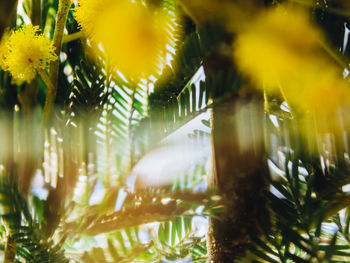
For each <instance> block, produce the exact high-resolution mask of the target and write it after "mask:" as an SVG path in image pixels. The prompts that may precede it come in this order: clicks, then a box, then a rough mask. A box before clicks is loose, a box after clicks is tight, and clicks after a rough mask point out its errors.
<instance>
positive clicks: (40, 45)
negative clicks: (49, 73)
mask: <svg viewBox="0 0 350 263" xmlns="http://www.w3.org/2000/svg"><path fill="white" fill-rule="evenodd" d="M38 33H39V27H38V26H33V25H26V26H23V27H22V28H20V29H19V30H16V31H12V32H10V33H8V35H7V36H5V37H4V38H3V39H2V41H1V44H0V59H1V62H0V66H1V68H2V69H3V70H6V71H9V72H10V74H11V75H12V78H13V82H14V83H16V84H17V85H21V84H22V83H23V82H31V81H32V80H33V79H34V78H35V76H36V75H37V73H38V71H40V70H44V69H45V67H47V65H48V63H49V62H50V61H53V60H56V59H57V56H56V55H55V52H54V51H55V48H54V46H53V44H52V42H51V41H50V40H49V39H47V38H46V37H44V36H43V35H41V34H38Z"/></svg>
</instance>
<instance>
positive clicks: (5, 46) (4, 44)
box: [0, 31, 8, 68]
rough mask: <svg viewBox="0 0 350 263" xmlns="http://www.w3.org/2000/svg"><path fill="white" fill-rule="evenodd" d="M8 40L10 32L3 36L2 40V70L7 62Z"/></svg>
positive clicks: (0, 62) (0, 58)
mask: <svg viewBox="0 0 350 263" xmlns="http://www.w3.org/2000/svg"><path fill="white" fill-rule="evenodd" d="M7 39H8V31H5V33H4V34H3V36H2V38H1V40H0V68H4V67H5V66H4V62H5V54H6V53H7V52H8V48H7V45H6V42H7Z"/></svg>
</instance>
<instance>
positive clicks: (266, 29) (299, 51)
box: [234, 8, 321, 86]
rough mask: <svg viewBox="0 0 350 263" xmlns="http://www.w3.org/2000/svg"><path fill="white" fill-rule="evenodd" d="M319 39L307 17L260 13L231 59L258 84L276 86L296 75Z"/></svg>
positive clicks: (292, 13) (240, 37)
mask: <svg viewBox="0 0 350 263" xmlns="http://www.w3.org/2000/svg"><path fill="white" fill-rule="evenodd" d="M319 39H321V34H320V33H319V32H318V30H316V29H315V28H314V27H313V26H312V25H311V24H310V22H309V21H308V18H307V16H306V14H304V13H303V12H300V11H297V10H285V9H283V8H276V9H272V10H269V11H267V12H263V13H262V14H261V15H260V16H258V17H257V18H256V19H255V20H254V21H252V23H250V24H249V27H248V28H247V30H246V31H243V32H241V33H240V34H239V35H238V38H237V40H236V42H235V43H234V58H235V60H236V63H237V65H238V67H239V68H240V69H241V70H242V71H243V72H244V73H246V74H247V75H249V76H251V77H252V79H254V80H255V81H256V82H257V83H258V84H259V85H261V84H262V83H264V84H266V85H268V86H276V83H278V82H279V81H280V80H281V79H283V78H284V77H286V76H290V75H297V74H298V71H300V69H301V67H302V66H303V63H304V61H305V58H306V59H307V58H310V54H312V53H315V49H317V47H318V46H319V44H318V43H319Z"/></svg>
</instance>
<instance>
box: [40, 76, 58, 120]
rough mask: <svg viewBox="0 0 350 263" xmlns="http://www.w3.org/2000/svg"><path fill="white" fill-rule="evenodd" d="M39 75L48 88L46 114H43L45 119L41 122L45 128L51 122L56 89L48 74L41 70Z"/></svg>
mask: <svg viewBox="0 0 350 263" xmlns="http://www.w3.org/2000/svg"><path fill="white" fill-rule="evenodd" d="M39 74H40V76H41V78H42V80H43V81H44V83H45V84H46V86H47V94H46V100H45V106H44V113H43V117H42V120H41V124H42V125H43V126H46V125H47V124H48V123H49V122H50V118H51V113H52V109H53V105H54V102H55V95H56V87H55V86H54V85H53V84H52V82H51V80H50V77H49V76H48V75H47V74H46V72H45V71H44V70H40V71H39Z"/></svg>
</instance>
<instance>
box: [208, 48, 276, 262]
mask: <svg viewBox="0 0 350 263" xmlns="http://www.w3.org/2000/svg"><path fill="white" fill-rule="evenodd" d="M204 68H205V72H206V77H207V78H208V77H209V78H210V76H212V75H214V74H215V73H217V72H218V71H225V69H226V70H227V69H230V68H231V69H232V68H233V65H232V59H231V58H229V57H227V56H226V57H225V56H224V55H222V54H219V55H218V54H214V55H212V56H211V57H209V58H208V59H207V61H205V63H204ZM215 88H217V87H211V89H212V94H215V93H214V92H213V89H215ZM221 95H222V94H221ZM221 95H220V94H219V96H221ZM230 96H231V98H230V99H227V100H226V101H225V102H222V103H219V101H218V100H217V97H215V96H214V97H213V101H214V104H213V105H214V106H213V108H212V112H211V113H212V119H211V125H212V135H211V136H212V138H211V139H212V155H213V175H212V177H211V178H210V179H209V187H212V188H215V189H216V190H217V191H218V193H219V194H220V195H221V196H222V198H223V202H224V204H225V208H226V209H225V211H224V212H223V213H222V214H219V215H218V218H220V219H219V220H218V219H215V218H211V219H210V223H209V230H208V236H207V238H208V240H207V245H208V258H209V262H215V263H220V262H225V263H226V262H234V261H235V260H236V259H239V258H241V257H242V256H244V254H245V253H246V251H247V248H248V247H249V246H250V245H251V238H250V235H259V234H260V233H261V231H262V230H261V228H262V226H263V224H264V223H265V224H268V222H269V220H268V218H269V216H268V209H267V205H266V201H265V199H264V197H263V191H264V190H266V189H267V184H266V180H265V179H266V176H267V162H266V157H265V150H264V129H263V119H264V104H263V95H262V94H260V93H259V92H257V91H256V90H254V89H251V88H250V87H248V86H246V87H241V88H240V91H238V92H237V94H230ZM216 102H218V103H216Z"/></svg>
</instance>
